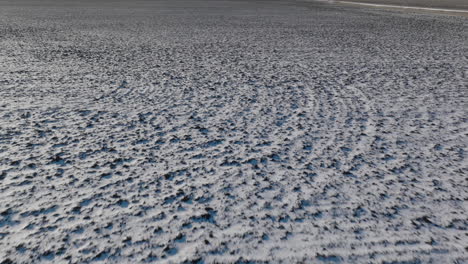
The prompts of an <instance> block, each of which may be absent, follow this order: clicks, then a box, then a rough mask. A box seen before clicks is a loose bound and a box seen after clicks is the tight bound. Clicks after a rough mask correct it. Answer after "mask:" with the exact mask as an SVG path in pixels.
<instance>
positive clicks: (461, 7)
mask: <svg viewBox="0 0 468 264" xmlns="http://www.w3.org/2000/svg"><path fill="white" fill-rule="evenodd" d="M329 2H334V3H341V4H351V5H361V6H369V7H380V8H395V9H406V10H420V11H430V12H443V13H453V14H461V15H468V4H467V5H465V4H463V3H461V2H462V1H448V3H445V5H437V4H431V3H432V2H433V1H427V0H426V1H422V0H419V1H418V0H415V1H404V0H393V1H392V0H390V1H353V0H346V1H340V0H337V1H329ZM458 2H459V4H457V3H458ZM463 2H464V1H463Z"/></svg>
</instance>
